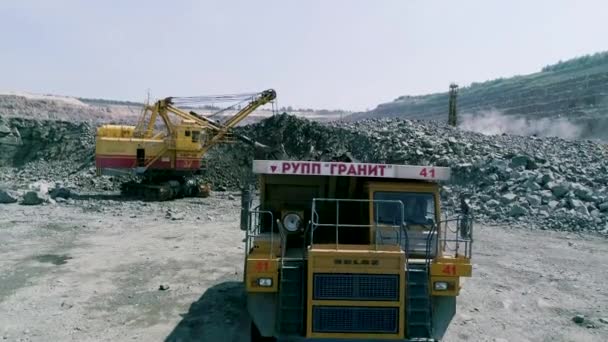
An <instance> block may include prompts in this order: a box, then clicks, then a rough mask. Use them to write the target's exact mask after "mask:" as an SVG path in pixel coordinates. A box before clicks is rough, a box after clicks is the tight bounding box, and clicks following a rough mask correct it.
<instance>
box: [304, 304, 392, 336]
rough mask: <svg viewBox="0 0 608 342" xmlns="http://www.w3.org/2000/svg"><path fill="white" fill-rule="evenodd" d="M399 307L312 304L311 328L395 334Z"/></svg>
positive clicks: (338, 331) (322, 330)
mask: <svg viewBox="0 0 608 342" xmlns="http://www.w3.org/2000/svg"><path fill="white" fill-rule="evenodd" d="M398 327H399V308H392V307H390V308H389V307H381V308H380V307H348V306H314V307H313V313H312V330H313V331H314V332H320V333H386V334H396V333H397V332H398Z"/></svg>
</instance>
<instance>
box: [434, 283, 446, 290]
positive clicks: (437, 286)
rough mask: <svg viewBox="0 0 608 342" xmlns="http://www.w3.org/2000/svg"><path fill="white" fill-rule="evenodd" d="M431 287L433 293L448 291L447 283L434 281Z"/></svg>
mask: <svg viewBox="0 0 608 342" xmlns="http://www.w3.org/2000/svg"><path fill="white" fill-rule="evenodd" d="M433 286H434V288H435V291H447V290H448V283H447V282H445V281H436V282H435V284H434V285H433Z"/></svg>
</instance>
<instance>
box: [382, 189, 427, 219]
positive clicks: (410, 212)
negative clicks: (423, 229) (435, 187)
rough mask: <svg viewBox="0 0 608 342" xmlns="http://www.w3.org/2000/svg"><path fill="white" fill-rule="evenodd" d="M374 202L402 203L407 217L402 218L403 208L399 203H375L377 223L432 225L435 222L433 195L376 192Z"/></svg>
mask: <svg viewBox="0 0 608 342" xmlns="http://www.w3.org/2000/svg"><path fill="white" fill-rule="evenodd" d="M374 200H385V201H401V203H403V211H404V216H405V217H404V218H403V219H402V218H401V206H400V205H399V204H397V203H375V204H374V220H375V221H376V223H380V224H392V225H400V224H401V222H405V223H408V224H421V225H427V224H429V225H431V224H433V223H434V222H435V197H434V195H433V194H432V193H424V192H396V191H377V192H374Z"/></svg>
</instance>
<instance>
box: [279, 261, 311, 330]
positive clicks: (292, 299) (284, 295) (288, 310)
mask: <svg viewBox="0 0 608 342" xmlns="http://www.w3.org/2000/svg"><path fill="white" fill-rule="evenodd" d="M305 262H306V261H305V260H297V259H296V260H282V262H281V270H280V272H281V273H280V281H279V288H280V289H281V290H280V291H279V293H280V294H279V303H278V305H279V310H278V315H277V316H278V317H277V323H278V327H277V330H278V331H279V332H280V333H281V334H286V335H287V334H299V333H302V331H303V326H304V298H305V296H304V290H305V287H304V283H305V275H304V269H305V268H304V263H305Z"/></svg>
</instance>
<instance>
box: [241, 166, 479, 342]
mask: <svg viewBox="0 0 608 342" xmlns="http://www.w3.org/2000/svg"><path fill="white" fill-rule="evenodd" d="M253 170H254V172H255V173H257V174H259V177H260V178H259V191H260V194H259V204H258V205H256V206H253V205H252V203H253V202H252V200H251V199H250V198H248V196H246V195H245V196H244V197H243V215H242V222H241V228H242V229H244V230H246V248H245V250H246V256H245V276H244V281H245V288H246V291H247V309H248V312H249V314H250V317H251V321H252V323H251V330H252V331H251V337H252V341H274V340H278V341H283V340H284V341H300V340H301V341H345V340H349V341H352V340H364V341H375V340H378V341H380V340H382V341H387V340H392V341H409V340H417V341H419V340H421V339H422V340H424V339H427V340H439V339H441V338H442V337H443V334H444V333H445V331H446V329H447V327H448V325H449V323H450V321H451V319H452V317H453V315H454V314H455V310H456V297H457V296H458V294H459V291H460V287H461V284H460V283H461V282H460V278H461V277H469V276H471V263H470V260H471V251H472V229H471V228H472V224H471V218H470V217H469V216H466V217H456V218H452V219H445V218H444V219H442V218H443V217H442V215H441V205H440V196H439V190H440V184H439V182H440V181H446V180H448V179H449V173H450V172H449V171H450V170H449V169H448V168H441V167H431V166H428V167H427V166H408V165H387V164H369V163H368V164H365V163H341V162H310V161H266V160H256V161H254V163H253Z"/></svg>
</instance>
